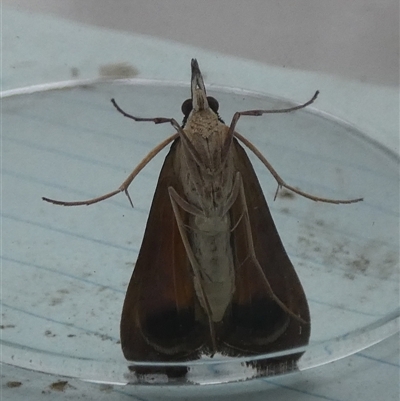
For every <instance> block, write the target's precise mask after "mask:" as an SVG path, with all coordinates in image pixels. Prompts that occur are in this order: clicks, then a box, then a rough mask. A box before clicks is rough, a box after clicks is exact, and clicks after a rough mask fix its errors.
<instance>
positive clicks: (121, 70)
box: [99, 62, 139, 78]
mask: <svg viewBox="0 0 400 401" xmlns="http://www.w3.org/2000/svg"><path fill="white" fill-rule="evenodd" d="M138 74H139V71H138V70H137V69H136V68H135V67H134V66H132V65H130V64H129V63H124V62H122V63H113V64H105V65H102V66H100V68H99V75H100V76H101V77H103V78H133V77H135V76H136V75H138Z"/></svg>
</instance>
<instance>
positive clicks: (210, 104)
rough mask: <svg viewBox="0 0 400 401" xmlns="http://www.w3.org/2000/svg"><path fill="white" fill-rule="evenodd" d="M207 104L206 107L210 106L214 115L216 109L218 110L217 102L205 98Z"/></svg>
mask: <svg viewBox="0 0 400 401" xmlns="http://www.w3.org/2000/svg"><path fill="white" fill-rule="evenodd" d="M207 102H208V105H209V106H210V109H211V110H212V111H213V112H214V113H218V108H219V103H218V100H217V99H215V98H214V97H211V96H207Z"/></svg>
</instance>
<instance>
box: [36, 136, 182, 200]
mask: <svg viewBox="0 0 400 401" xmlns="http://www.w3.org/2000/svg"><path fill="white" fill-rule="evenodd" d="M178 136H179V135H178V134H174V135H171V136H170V137H169V138H167V139H165V140H164V141H162V142H161V143H160V144H158V145H157V146H156V147H155V148H154V149H153V150H151V151H150V152H149V154H148V155H147V156H146V157H145V158H144V159H143V160H142V161H141V162H140V163H139V164H138V165H137V167H136V168H135V169H134V170H133V171H132V172H131V173H130V174H129V176H128V177H127V179H126V180H125V181H124V182H123V183H122V184H121V185H120V187H119V188H118V189H116V190H115V191H112V192H109V193H107V194H105V195H102V196H99V197H97V198H93V199H88V200H84V201H73V202H66V201H59V200H55V199H50V198H45V197H43V198H42V199H43V200H44V201H46V202H50V203H54V204H55V205H61V206H81V205H92V204H93V203H97V202H101V201H103V200H105V199H108V198H111V197H112V196H114V195H117V194H119V193H120V192H125V194H126V196H127V197H128V199H129V202H130V204H131V206H132V207H133V203H132V199H131V197H130V196H129V193H128V187H129V185H131V183H132V181H133V180H134V178H135V177H136V176H137V175H138V174H139V173H140V172H141V171H142V170H143V168H144V167H145V166H146V165H147V163H149V162H150V160H151V159H153V158H154V157H155V156H156V155H157V154H158V153H159V152H160V151H161V150H162V149H164V148H165V147H166V146H167V145H168V144H169V143H171V142H172V141H173V140H175V139H176V138H178Z"/></svg>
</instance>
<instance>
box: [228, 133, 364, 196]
mask: <svg viewBox="0 0 400 401" xmlns="http://www.w3.org/2000/svg"><path fill="white" fill-rule="evenodd" d="M234 135H235V137H236V138H238V139H239V140H240V141H241V142H242V143H244V144H245V145H246V146H247V147H248V148H249V149H250V150H251V151H252V152H253V153H254V154H255V155H256V156H257V157H258V158H259V159H260V160H261V162H262V163H263V164H264V166H265V167H266V168H267V169H268V170H269V172H270V173H271V174H272V176H273V177H274V178H275V180H276V182H277V183H278V188H277V190H276V192H275V198H274V200H275V199H276V196H277V195H278V191H279V189H280V188H282V187H284V188H287V189H289V190H290V191H292V192H294V193H296V194H299V195H301V196H303V197H304V198H308V199H311V200H313V201H315V202H325V203H334V204H343V203H344V204H346V203H356V202H360V201H362V200H363V198H356V199H328V198H321V197H319V196H314V195H311V194H309V193H307V192H303V191H301V190H300V189H297V188H295V187H292V186H291V185H288V184H286V182H285V181H283V179H282V178H281V177H280V176H279V174H278V173H277V172H276V170H275V169H274V168H273V167H272V165H271V163H269V161H268V160H267V159H266V158H265V157H264V156H263V154H262V153H261V152H260V151H259V150H258V149H257V148H256V147H255V146H254V145H253V144H252V143H251V142H250V141H249V140H248V139H246V138H245V137H244V136H242V135H240V134H239V133H237V132H235V134H234Z"/></svg>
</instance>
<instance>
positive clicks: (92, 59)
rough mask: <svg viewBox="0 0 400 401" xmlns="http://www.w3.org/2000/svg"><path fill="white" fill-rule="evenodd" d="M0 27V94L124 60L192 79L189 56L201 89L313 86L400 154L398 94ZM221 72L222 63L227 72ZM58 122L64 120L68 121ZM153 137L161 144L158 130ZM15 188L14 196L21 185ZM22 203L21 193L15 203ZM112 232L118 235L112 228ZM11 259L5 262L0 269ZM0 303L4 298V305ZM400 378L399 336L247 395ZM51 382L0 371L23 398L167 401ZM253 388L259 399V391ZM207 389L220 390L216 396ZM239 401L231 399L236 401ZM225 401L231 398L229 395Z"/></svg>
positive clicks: (56, 27)
mask: <svg viewBox="0 0 400 401" xmlns="http://www.w3.org/2000/svg"><path fill="white" fill-rule="evenodd" d="M3 24H4V26H3V74H2V80H3V83H2V85H3V86H2V88H3V90H6V89H14V88H17V87H21V86H29V85H32V84H42V83H47V82H53V81H62V80H67V79H70V78H71V68H74V69H78V70H79V74H80V75H79V78H95V77H97V76H98V74H99V68H100V66H102V65H103V66H104V65H110V64H113V63H121V62H125V63H128V64H129V65H132V66H134V67H135V68H136V69H137V70H138V71H139V75H138V77H140V78H158V79H163V80H174V81H184V82H185V83H186V82H187V81H188V79H189V74H190V71H189V69H188V61H189V60H190V58H192V57H196V58H198V60H199V61H201V62H200V64H201V66H202V69H203V70H204V72H205V75H206V82H207V83H211V84H212V83H214V84H219V85H227V86H234V87H239V88H245V89H248V90H258V91H262V92H267V93H269V94H271V95H275V96H278V97H285V98H290V99H293V100H297V101H304V100H306V99H307V98H308V97H309V96H310V94H312V93H313V91H314V89H320V90H321V92H322V95H321V97H320V99H319V102H318V109H320V110H323V111H326V112H328V113H331V114H333V115H335V116H338V117H340V118H343V119H345V120H347V121H350V122H351V123H353V124H354V125H356V126H357V127H359V128H360V129H361V130H362V131H364V132H366V133H367V134H369V135H370V136H371V137H372V138H374V139H375V140H377V141H379V142H381V143H382V144H384V145H386V146H388V147H389V148H391V149H393V150H396V149H398V131H397V127H398V121H397V113H396V112H393V109H392V107H393V104H396V101H397V97H398V93H397V91H394V90H393V89H388V88H386V87H385V88H384V87H377V86H372V85H362V84H360V83H356V82H349V81H344V80H343V81H342V80H338V79H335V80H334V81H333V80H332V77H329V76H324V75H317V74H310V73H305V72H297V71H287V70H283V69H278V68H272V67H268V66H265V65H260V64H256V63H251V62H248V61H245V60H235V59H232V58H228V57H226V56H219V55H216V54H212V53H210V52H205V51H204V50H200V49H195V48H190V47H188V46H182V45H181V44H178V43H171V42H169V43H168V42H162V41H158V40H154V39H153V38H148V37H141V36H139V37H138V36H134V35H124V34H121V33H115V32H112V31H105V30H100V29H94V28H91V27H86V26H82V25H76V24H72V23H70V22H65V21H61V20H59V19H55V18H52V17H43V16H36V15H34V14H29V15H28V14H23V13H19V12H15V11H9V10H7V9H4V8H3ZM226 66H229V69H228V70H227V67H226ZM75 71H76V70H75ZM344 99H345V100H344ZM65 117H66V120H67V119H68V117H69V116H65ZM159 134H160V136H161V137H162V135H163V134H162V132H159ZM156 138H159V136H157V137H155V138H154V139H155V141H154V143H157V142H158V141H157V139H156ZM152 139H153V138H152ZM87 144H88V145H89V144H90V142H88V143H87ZM88 151H89V149H88ZM82 152H83V153H84V152H85V149H83V150H82ZM16 156H17V155H16ZM99 158H100V156H99ZM28 162H29V160H25V163H28ZM49 166H51V163H50V164H49ZM3 168H4V169H6V168H7V166H6V165H5V166H3ZM118 168H125V169H129V168H130V166H122V165H121V166H118ZM76 174H78V173H76ZM106 189H109V188H106ZM15 190H16V191H18V188H16V189H15ZM139 195H140V194H139ZM23 196H24V194H23V193H21V194H20V197H21V198H23ZM74 212H76V210H75V211H74ZM79 213H85V214H88V213H93V216H94V217H95V216H96V212H94V211H92V212H89V209H86V210H85V209H84V210H83V211H80V212H79ZM61 219H62V220H64V218H61ZM89 219H90V217H88V220H89ZM65 220H68V218H67V217H66V218H65ZM62 224H63V223H62V222H60V225H62ZM110 227H111V228H110V229H112V230H116V231H117V230H118V227H112V224H110ZM5 235H7V233H6V232H5ZM54 240H56V238H55V239H54ZM121 243H122V242H121ZM74 246H75V247H76V248H75V249H76V252H77V257H79V252H82V253H84V252H85V249H80V247H81V245H80V243H79V241H77V242H76V243H75V244H74ZM120 246H122V245H120ZM8 262H9V261H5V260H3V261H2V263H3V264H4V263H8ZM99 270H100V269H99ZM98 273H100V272H98ZM45 277H46V274H45V273H43V278H45ZM2 285H4V282H2ZM3 302H4V303H6V302H7V300H6V299H3ZM105 313H107V312H105ZM34 329H35V328H32V330H34ZM32 333H33V331H32ZM398 375H399V363H398V338H391V339H389V340H387V341H384V342H383V343H381V344H379V345H377V346H375V347H372V348H369V349H367V350H365V351H363V352H361V353H358V354H356V355H354V356H351V357H348V358H346V359H343V360H341V361H338V362H335V363H334V364H330V365H328V366H324V367H321V368H318V369H313V370H310V371H307V372H304V373H302V374H301V375H300V376H299V375H297V376H288V377H283V378H280V379H278V380H263V381H257V382H256V383H249V384H246V385H245V386H248V389H249V391H251V392H250V394H249V395H247V396H246V398H248V399H249V400H250V399H251V400H262V399H264V398H265V394H268V395H269V396H271V399H276V400H290V399H296V400H310V399H316V400H318V399H321V400H360V399H362V400H364V401H369V400H371V401H372V400H376V399H385V400H391V399H393V400H397V398H398ZM18 380H19V381H22V382H23V385H22V386H21V387H19V388H7V387H6V386H4V384H5V383H6V382H8V381H18ZM55 380H56V379H55V378H54V377H49V376H46V375H39V374H37V373H31V372H28V371H21V370H17V369H15V368H12V367H9V366H2V385H3V386H2V392H3V393H2V397H3V398H4V399H24V398H26V397H27V396H28V394H29V399H32V400H35V399H42V397H43V394H42V391H43V390H45V391H50V392H51V394H53V395H54V394H56V395H57V399H80V398H82V399H96V400H101V399H103V398H104V399H108V400H112V399H124V398H128V397H129V398H133V399H138V400H147V399H163V398H165V397H168V396H170V397H174V395H173V393H172V392H171V390H168V389H164V390H163V392H162V393H161V394H157V390H155V393H154V394H149V393H148V392H147V393H144V394H138V393H137V390H135V388H134V387H131V388H120V387H118V388H115V389H114V390H112V389H108V388H104V387H101V386H96V385H93V384H87V383H82V382H79V381H75V380H72V381H70V386H71V387H67V388H66V390H65V392H63V393H55V392H54V391H52V390H49V389H47V386H48V385H49V384H51V383H52V382H54V381H55ZM230 388H231V389H232V391H233V392H234V393H235V392H239V391H243V389H240V390H239V387H237V386H236V387H235V386H232V387H230ZM255 390H258V391H262V392H261V393H260V394H257V393H255V392H254V391H255ZM188 391H189V393H188V394H187V395H188V396H189V395H190V396H194V395H195V393H194V390H193V389H192V390H188ZM196 391H197V390H196ZM212 391H216V392H218V390H215V389H213V390H212ZM226 391H227V390H226V388H223V387H221V390H220V392H221V393H226ZM207 392H208V390H207V389H204V388H202V389H201V390H199V391H198V395H199V397H200V396H205V395H206V394H207ZM181 396H182V397H183V396H185V390H183V389H182V392H181ZM18 397H20V398H18ZM35 397H36V398H35ZM157 397H158V398H157ZM242 397H243V395H240V394H238V395H237V400H239V399H242ZM229 399H235V398H233V396H230V397H229Z"/></svg>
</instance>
